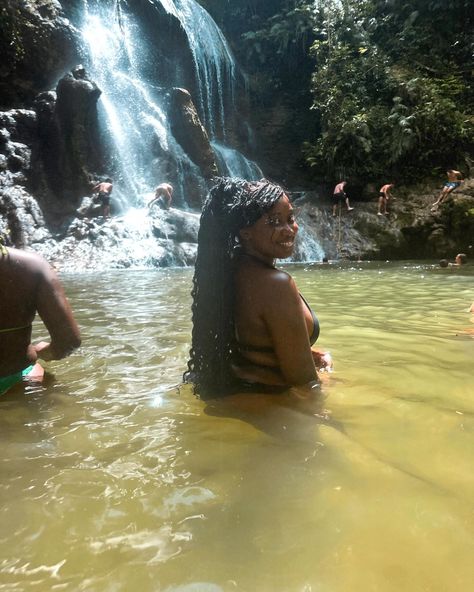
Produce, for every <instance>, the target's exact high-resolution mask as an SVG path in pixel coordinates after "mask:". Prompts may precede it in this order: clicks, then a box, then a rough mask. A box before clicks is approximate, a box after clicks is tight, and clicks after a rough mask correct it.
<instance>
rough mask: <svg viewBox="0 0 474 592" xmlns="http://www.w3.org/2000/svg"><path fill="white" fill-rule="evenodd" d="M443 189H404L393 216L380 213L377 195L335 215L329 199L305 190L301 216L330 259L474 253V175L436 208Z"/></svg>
mask: <svg viewBox="0 0 474 592" xmlns="http://www.w3.org/2000/svg"><path fill="white" fill-rule="evenodd" d="M438 193H439V188H438V187H436V188H435V187H433V188H432V189H430V188H429V187H423V188H410V189H405V190H404V191H403V192H402V190H399V191H398V194H397V193H396V192H395V198H394V199H393V200H392V201H391V202H389V206H388V210H389V214H388V216H378V215H377V197H376V195H374V199H373V201H372V202H370V203H367V202H359V203H357V202H355V203H353V204H352V205H354V210H353V211H352V212H347V211H346V210H345V209H343V210H342V211H341V215H340V216H339V215H338V216H336V217H333V216H332V204H331V203H330V202H329V201H326V202H324V201H323V202H321V200H320V201H319V202H318V205H315V201H316V199H315V196H314V195H312V194H306V196H305V197H304V198H303V199H302V200H301V211H300V214H299V218H301V219H302V221H303V223H304V226H305V228H306V230H307V232H308V236H309V237H313V238H314V239H315V240H317V241H318V242H319V243H320V244H321V246H322V249H323V251H324V254H325V255H326V256H327V257H329V258H330V259H338V258H343V259H344V258H348V259H358V258H362V259H423V258H426V259H433V258H438V257H439V258H445V257H447V258H453V257H454V256H455V255H456V254H457V253H459V252H465V253H467V254H468V256H469V257H470V256H473V257H474V181H473V180H467V181H465V182H464V183H463V184H462V185H461V187H460V188H459V189H457V190H456V191H455V192H453V193H452V194H451V195H450V197H449V198H448V199H447V200H446V202H445V203H443V204H442V205H441V206H440V207H439V208H438V209H436V210H435V211H434V212H433V211H431V205H432V204H433V202H434V201H435V198H436V196H437V194H438ZM297 205H299V204H297Z"/></svg>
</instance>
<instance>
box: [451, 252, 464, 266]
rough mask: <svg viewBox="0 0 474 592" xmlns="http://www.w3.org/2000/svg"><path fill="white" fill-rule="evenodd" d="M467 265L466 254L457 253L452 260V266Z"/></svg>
mask: <svg viewBox="0 0 474 592" xmlns="http://www.w3.org/2000/svg"><path fill="white" fill-rule="evenodd" d="M466 263H467V255H466V253H458V254H457V255H456V257H455V259H454V265H465V264H466Z"/></svg>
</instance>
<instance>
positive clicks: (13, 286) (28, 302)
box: [0, 242, 81, 395]
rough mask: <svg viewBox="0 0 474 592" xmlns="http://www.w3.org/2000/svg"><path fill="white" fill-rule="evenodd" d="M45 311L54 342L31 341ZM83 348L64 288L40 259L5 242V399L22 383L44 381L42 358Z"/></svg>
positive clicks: (0, 294) (0, 290)
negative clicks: (36, 322)
mask: <svg viewBox="0 0 474 592" xmlns="http://www.w3.org/2000/svg"><path fill="white" fill-rule="evenodd" d="M37 312H38V313H39V315H40V317H41V319H42V320H43V322H44V324H45V326H46V329H47V330H48V331H49V333H50V335H51V342H45V341H41V342H40V343H38V344H36V345H33V344H32V343H31V328H32V322H33V319H34V317H35V315H36V313H37ZM80 344H81V339H80V334H79V329H78V327H77V324H76V321H75V320H74V317H73V315H72V312H71V309H70V306H69V303H68V301H67V299H66V296H65V295H64V291H63V288H62V286H61V284H60V282H59V280H58V278H57V276H56V274H55V272H54V271H53V270H52V269H51V267H50V266H49V265H48V263H47V262H46V261H45V260H44V259H43V258H42V257H40V256H39V255H36V254H34V253H28V252H25V251H20V250H18V249H12V248H7V247H5V246H4V245H3V244H2V243H1V242H0V395H1V394H3V393H5V392H6V391H7V390H9V389H10V388H11V387H12V386H14V385H15V384H18V383H21V382H22V381H35V382H41V380H42V379H43V375H44V370H43V368H42V367H41V365H40V364H39V363H37V359H38V358H41V359H43V360H46V361H49V360H59V359H61V358H64V357H66V356H68V355H69V354H70V353H71V352H72V350H74V349H75V348H77V347H79V346H80Z"/></svg>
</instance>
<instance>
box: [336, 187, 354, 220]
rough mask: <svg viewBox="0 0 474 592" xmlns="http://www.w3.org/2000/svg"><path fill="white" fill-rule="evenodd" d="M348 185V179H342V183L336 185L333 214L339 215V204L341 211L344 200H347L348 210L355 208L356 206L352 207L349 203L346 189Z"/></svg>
mask: <svg viewBox="0 0 474 592" xmlns="http://www.w3.org/2000/svg"><path fill="white" fill-rule="evenodd" d="M346 185H347V181H341V182H340V183H338V184H337V185H336V187H334V191H333V199H334V205H333V207H332V215H333V216H336V215H337V208H338V206H339V212H340V211H341V207H342V202H345V204H346V208H347V211H348V212H350V211H351V210H353V209H354V208H351V206H350V204H349V198H348V197H347V194H346V191H345V188H346Z"/></svg>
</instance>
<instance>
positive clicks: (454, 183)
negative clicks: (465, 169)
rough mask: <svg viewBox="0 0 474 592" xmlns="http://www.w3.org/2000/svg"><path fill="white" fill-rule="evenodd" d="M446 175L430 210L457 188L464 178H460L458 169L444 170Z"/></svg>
mask: <svg viewBox="0 0 474 592" xmlns="http://www.w3.org/2000/svg"><path fill="white" fill-rule="evenodd" d="M446 175H447V176H448V180H447V181H446V183H445V184H444V185H443V189H442V190H441V193H440V194H439V197H438V199H437V200H436V201H435V202H434V204H433V205H432V206H431V211H433V210H435V209H436V207H437V206H439V205H440V204H442V203H443V201H445V200H446V198H447V197H448V195H449V194H450V193H452V192H453V191H454V190H455V189H457V188H458V187H459V185H461V183H462V182H463V181H464V179H460V177H461V173H460V172H459V171H455V170H454V169H449V171H447V172H446Z"/></svg>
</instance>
